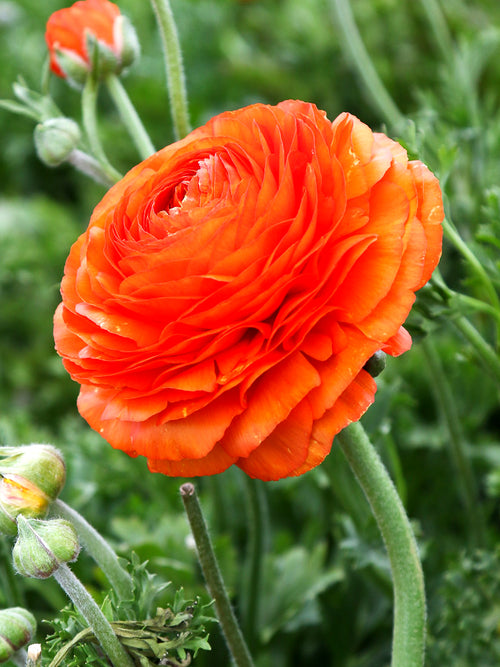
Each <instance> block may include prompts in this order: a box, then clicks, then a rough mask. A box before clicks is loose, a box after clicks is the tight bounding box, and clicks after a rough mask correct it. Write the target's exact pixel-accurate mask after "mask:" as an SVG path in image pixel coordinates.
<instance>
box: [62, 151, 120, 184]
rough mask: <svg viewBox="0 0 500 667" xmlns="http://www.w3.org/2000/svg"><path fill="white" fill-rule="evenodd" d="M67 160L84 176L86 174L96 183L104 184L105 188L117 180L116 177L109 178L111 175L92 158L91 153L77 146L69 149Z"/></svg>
mask: <svg viewBox="0 0 500 667" xmlns="http://www.w3.org/2000/svg"><path fill="white" fill-rule="evenodd" d="M67 161H68V162H69V164H71V165H72V166H73V167H74V168H75V169H78V171H81V172H82V174H85V176H88V177H89V178H91V179H92V180H93V181H95V182H96V183H100V184H101V185H105V186H106V187H107V188H110V187H111V186H112V185H114V184H115V183H116V182H117V180H118V179H117V178H111V176H110V175H109V174H108V173H106V171H105V170H103V168H102V166H101V164H100V162H98V161H97V160H94V158H93V157H92V156H91V155H89V154H88V153H85V152H84V151H81V150H79V149H78V148H75V149H74V150H72V151H71V153H70V154H69V156H68V158H67Z"/></svg>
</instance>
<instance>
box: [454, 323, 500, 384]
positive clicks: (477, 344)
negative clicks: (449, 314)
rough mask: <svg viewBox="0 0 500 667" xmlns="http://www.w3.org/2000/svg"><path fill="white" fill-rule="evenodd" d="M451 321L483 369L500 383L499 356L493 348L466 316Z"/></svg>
mask: <svg viewBox="0 0 500 667" xmlns="http://www.w3.org/2000/svg"><path fill="white" fill-rule="evenodd" d="M451 322H452V323H453V324H454V325H455V327H456V328H457V329H458V330H459V331H460V333H461V334H462V335H463V336H464V338H465V339H466V340H467V341H468V342H469V343H470V345H472V347H473V348H474V351H475V352H476V354H477V355H478V357H479V360H480V361H481V364H482V366H483V368H484V370H485V371H486V372H487V373H488V375H490V376H491V377H492V378H493V379H494V380H495V381H496V382H497V383H498V384H499V385H500V358H499V356H498V355H497V353H496V352H495V350H494V349H493V348H492V347H491V345H490V344H489V343H487V342H486V341H485V340H484V338H483V337H482V336H481V334H480V333H479V331H478V330H477V329H476V328H475V327H474V326H473V325H472V324H471V323H470V321H469V320H468V319H467V318H466V317H453V318H451Z"/></svg>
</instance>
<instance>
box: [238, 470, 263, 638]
mask: <svg viewBox="0 0 500 667" xmlns="http://www.w3.org/2000/svg"><path fill="white" fill-rule="evenodd" d="M244 481H245V489H246V498H247V512H248V524H247V525H248V543H247V559H246V562H245V572H244V575H245V576H244V582H243V583H244V595H243V604H242V607H243V610H244V611H243V630H244V632H245V637H246V640H247V642H248V646H249V647H250V649H253V648H254V647H255V644H256V631H257V628H256V621H257V620H258V619H259V618H260V614H259V611H260V599H261V593H262V562H263V558H264V552H265V546H266V544H265V543H266V536H267V535H266V534H267V530H266V525H267V521H266V518H267V517H266V514H267V513H266V507H265V496H264V488H263V486H262V482H260V480H256V479H251V478H250V477H248V475H244Z"/></svg>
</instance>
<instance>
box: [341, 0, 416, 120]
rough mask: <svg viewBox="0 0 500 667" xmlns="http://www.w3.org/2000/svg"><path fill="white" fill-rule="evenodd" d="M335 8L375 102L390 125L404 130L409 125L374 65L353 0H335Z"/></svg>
mask: <svg viewBox="0 0 500 667" xmlns="http://www.w3.org/2000/svg"><path fill="white" fill-rule="evenodd" d="M332 8H333V10H334V13H335V19H336V22H337V24H338V26H339V28H340V36H341V40H342V42H343V47H344V50H345V52H346V53H347V55H348V57H349V58H350V60H351V61H352V63H353V65H354V67H355V69H356V71H357V73H358V76H359V77H360V79H361V81H362V82H363V84H364V86H365V89H366V92H367V93H368V96H369V97H370V98H371V100H372V102H373V104H374V105H375V106H376V107H378V109H379V111H380V113H381V114H382V116H383V117H384V118H385V120H386V122H387V123H388V125H389V126H391V127H392V128H394V129H395V130H398V131H401V130H402V129H404V127H405V126H406V125H407V121H406V119H405V117H404V116H403V114H402V113H401V111H400V110H399V109H398V107H397V106H396V104H395V102H394V100H393V99H392V97H391V96H390V95H389V93H388V92H387V89H386V87H385V86H384V84H383V83H382V80H381V79H380V77H379V75H378V73H377V71H376V69H375V67H374V66H373V62H372V60H371V58H370V56H369V54H368V52H367V50H366V47H365V45H364V43H363V40H362V39H361V36H360V34H359V30H358V28H357V26H356V23H355V21H354V17H353V14H352V10H351V6H350V4H349V0H332Z"/></svg>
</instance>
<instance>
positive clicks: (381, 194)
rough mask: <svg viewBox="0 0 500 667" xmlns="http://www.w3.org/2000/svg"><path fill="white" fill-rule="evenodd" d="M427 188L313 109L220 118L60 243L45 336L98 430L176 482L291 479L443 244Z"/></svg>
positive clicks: (394, 346)
mask: <svg viewBox="0 0 500 667" xmlns="http://www.w3.org/2000/svg"><path fill="white" fill-rule="evenodd" d="M442 219H443V207H442V200H441V191H440V188H439V183H438V181H437V179H436V178H435V177H434V176H433V175H432V174H431V173H430V172H429V170H428V169H427V168H426V167H425V166H424V165H423V164H422V163H421V162H416V161H410V162H409V161H408V158H407V155H406V152H405V150H404V149H403V148H402V147H401V146H400V145H399V144H397V143H395V142H394V141H391V140H390V139H388V138H387V137H386V136H385V135H383V134H377V133H373V132H372V131H371V130H370V129H369V128H368V127H367V126H366V125H364V124H363V123H361V122H360V121H359V120H358V119H357V118H355V117H353V116H351V115H349V114H347V113H344V114H341V115H340V116H339V117H338V118H337V119H336V120H335V121H334V122H333V123H331V122H330V121H328V119H327V118H326V115H325V114H324V113H323V112H321V111H319V110H318V109H317V108H316V107H315V106H314V105H312V104H306V103H304V102H299V101H286V102H282V103H281V104H279V105H278V106H276V107H272V106H266V105H263V104H255V105H253V106H249V107H246V108H244V109H240V110H238V111H234V112H227V113H223V114H221V115H219V116H216V117H215V118H213V119H212V120H211V121H209V122H208V123H207V124H206V125H205V126H204V127H201V128H199V129H197V130H195V131H194V132H192V133H191V134H190V135H188V136H187V137H186V138H185V139H183V140H181V141H178V142H177V143H174V144H172V145H171V146H167V147H166V148H164V149H163V150H161V151H159V152H158V153H156V154H155V155H152V156H151V157H150V158H148V159H147V160H145V161H144V162H142V163H141V164H139V165H137V166H136V167H134V168H133V169H132V170H131V171H130V172H129V173H128V174H127V175H126V176H125V177H124V178H123V179H122V180H121V181H120V182H119V183H117V185H115V186H114V187H113V188H112V189H111V190H110V191H109V192H108V194H107V195H106V196H105V197H104V199H103V200H102V202H101V203H100V204H99V205H98V206H97V207H96V209H95V211H94V213H93V215H92V218H91V221H90V224H89V227H88V229H87V231H86V232H85V233H84V234H83V235H82V236H81V237H80V238H79V239H78V241H77V242H76V243H75V244H74V246H73V248H72V249H71V253H70V255H69V258H68V260H67V263H66V268H65V275H64V278H63V281H62V290H61V291H62V299H63V300H62V303H61V304H60V305H59V307H58V309H57V311H56V315H55V341H56V348H57V350H58V352H59V354H60V355H61V356H62V357H63V362H64V365H65V367H66V369H67V370H68V372H69V373H70V374H71V377H72V378H73V379H74V380H76V381H77V382H79V383H80V384H81V389H80V396H79V400H78V407H79V410H80V413H81V414H82V416H83V417H84V418H85V419H86V420H87V421H88V423H89V424H90V425H91V426H92V427H93V428H94V429H96V430H97V431H99V433H101V434H102V435H103V436H104V438H106V440H108V442H109V443H110V444H111V445H112V446H113V447H116V448H118V449H122V450H124V451H126V452H127V453H128V454H130V455H131V456H137V455H143V456H146V457H147V458H148V460H149V466H150V469H151V470H153V471H155V472H162V473H165V474H167V475H173V476H184V477H189V476H195V475H210V474H214V473H219V472H221V471H223V470H225V469H226V468H228V467H229V466H231V465H232V464H236V465H237V466H239V467H240V468H242V469H243V470H244V471H245V472H246V473H248V474H249V475H250V476H252V477H257V478H260V479H263V480H274V479H279V478H282V477H286V476H290V475H300V474H302V473H304V472H306V471H307V470H309V469H310V468H313V467H314V466H316V465H318V463H320V462H321V461H322V460H323V459H324V457H325V456H326V455H327V454H328V453H329V451H330V449H331V446H332V440H333V437H334V435H335V434H336V433H338V432H339V431H340V430H341V429H342V428H344V427H345V426H346V425H347V424H349V423H350V422H352V421H356V420H358V419H359V418H360V417H361V415H362V414H363V413H364V412H365V410H366V409H367V408H368V406H369V405H370V404H371V403H372V402H373V399H374V393H375V390H376V385H375V382H374V380H373V379H372V377H371V376H370V375H369V374H368V373H367V372H366V371H364V370H363V366H364V365H365V363H366V362H367V360H368V359H369V358H370V357H371V356H372V355H373V354H374V353H375V352H376V351H377V350H379V349H383V350H385V351H386V352H388V353H389V354H391V355H397V354H400V353H402V352H404V351H405V350H407V349H408V348H409V347H410V346H411V339H410V336H409V334H408V333H407V332H406V331H405V330H404V329H403V328H402V324H403V322H404V320H405V318H406V317H407V315H408V313H409V311H410V309H411V306H412V304H413V302H414V299H415V295H414V293H415V291H416V290H418V289H419V288H420V287H422V286H423V285H424V284H425V283H426V281H427V280H428V279H429V277H430V275H431V273H432V271H433V269H434V268H435V266H436V264H437V262H438V260H439V257H440V252H441V235H442V228H441V222H442Z"/></svg>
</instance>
